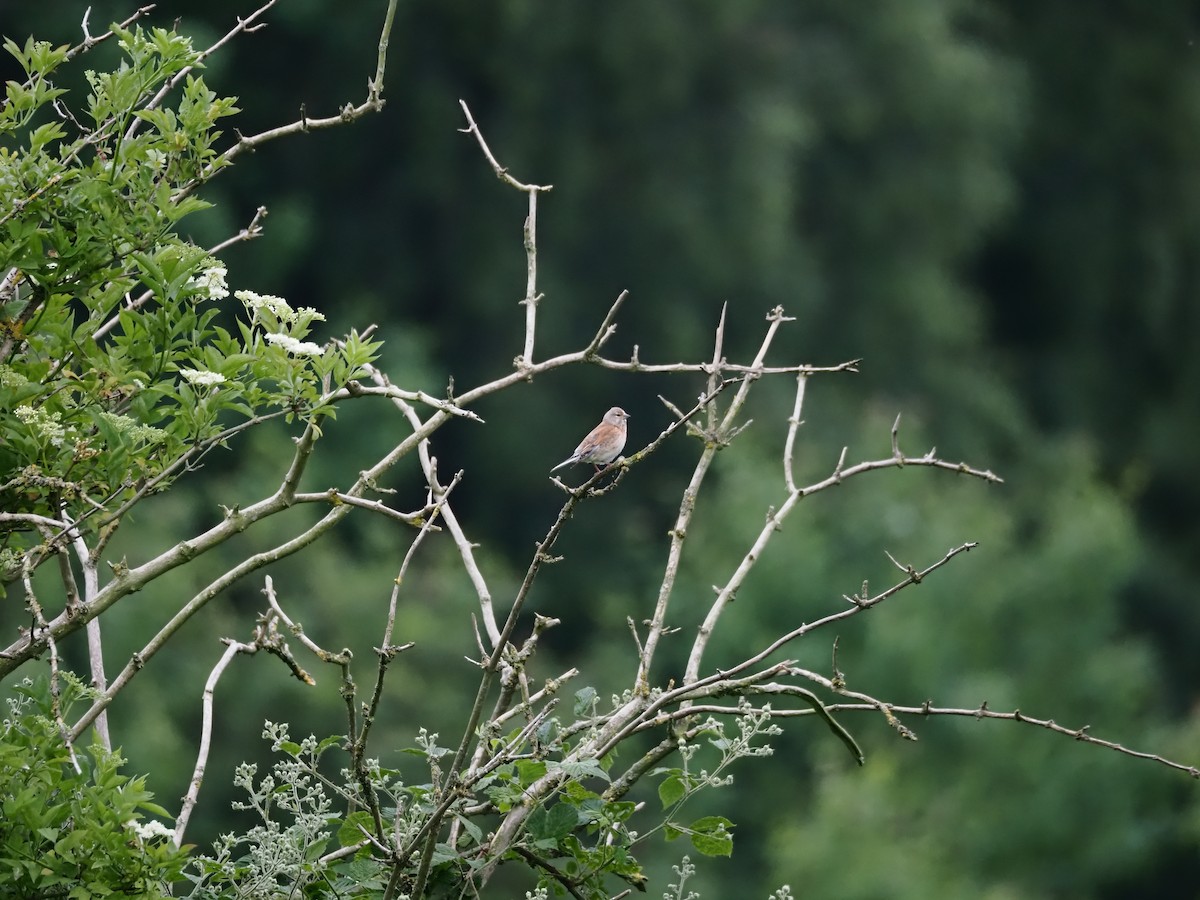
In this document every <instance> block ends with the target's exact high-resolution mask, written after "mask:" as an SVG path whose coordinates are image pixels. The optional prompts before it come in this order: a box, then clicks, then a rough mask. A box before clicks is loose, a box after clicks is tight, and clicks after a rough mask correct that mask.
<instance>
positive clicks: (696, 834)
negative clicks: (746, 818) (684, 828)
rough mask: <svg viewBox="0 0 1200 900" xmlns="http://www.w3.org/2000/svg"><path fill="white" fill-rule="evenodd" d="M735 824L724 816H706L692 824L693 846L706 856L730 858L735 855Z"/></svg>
mask: <svg viewBox="0 0 1200 900" xmlns="http://www.w3.org/2000/svg"><path fill="white" fill-rule="evenodd" d="M732 827H733V823H732V822H731V821H729V820H728V819H726V818H725V817H724V816H705V817H704V818H702V819H697V820H696V821H695V822H693V823H692V824H691V828H690V832H691V834H690V837H691V839H692V846H693V847H695V848H696V849H697V850H698V851H700V852H701V853H703V854H704V855H705V856H730V855H732V853H733V834H732V833H731V832H730V830H729V829H731V828H732Z"/></svg>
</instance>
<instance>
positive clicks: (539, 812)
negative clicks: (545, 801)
mask: <svg viewBox="0 0 1200 900" xmlns="http://www.w3.org/2000/svg"><path fill="white" fill-rule="evenodd" d="M578 824H579V814H578V813H577V812H576V811H575V807H573V806H571V805H570V804H569V803H556V804H555V805H554V806H552V807H550V808H549V809H547V808H546V807H544V806H539V807H538V808H537V809H535V810H534V811H533V812H532V813H530V815H529V823H528V826H527V827H528V830H529V836H530V837H531V838H532V839H533V840H534V841H535V842H538V843H543V842H544V843H547V844H556V843H557V842H558V841H559V840H560V839H562V838H564V837H566V836H567V835H568V834H570V833H571V832H572V831H574V830H575V827H576V826H577V825H578Z"/></svg>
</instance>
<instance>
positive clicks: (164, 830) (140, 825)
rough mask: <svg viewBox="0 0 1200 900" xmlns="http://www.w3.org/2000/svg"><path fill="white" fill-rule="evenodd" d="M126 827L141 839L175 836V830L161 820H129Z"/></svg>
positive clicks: (150, 839)
mask: <svg viewBox="0 0 1200 900" xmlns="http://www.w3.org/2000/svg"><path fill="white" fill-rule="evenodd" d="M125 827H126V828H128V829H129V830H130V831H132V832H133V833H134V834H136V835H137V836H138V839H139V840H142V841H152V840H154V839H155V838H160V837H161V838H174V837H175V832H173V831H172V830H171V829H170V828H168V827H167V826H166V825H164V824H163V823H162V822H159V821H155V820H152V821H149V822H135V821H134V820H132V819H131V820H129V821H128V822H126V823H125Z"/></svg>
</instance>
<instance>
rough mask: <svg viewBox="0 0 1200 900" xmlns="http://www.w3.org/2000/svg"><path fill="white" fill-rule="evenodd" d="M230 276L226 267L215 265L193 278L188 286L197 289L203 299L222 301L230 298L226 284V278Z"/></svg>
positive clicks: (219, 264)
mask: <svg viewBox="0 0 1200 900" xmlns="http://www.w3.org/2000/svg"><path fill="white" fill-rule="evenodd" d="M228 274H229V270H228V269H226V268H225V266H223V265H222V264H221V263H215V264H214V265H211V266H209V267H208V268H207V269H205V270H204V271H203V272H201V273H200V274H199V275H194V276H192V280H191V281H190V282H188V284H189V286H190V287H193V288H195V289H196V292H197V293H198V294H200V296H201V297H202V298H203V299H206V300H222V299H224V298H225V297H228V296H229V286H228V285H227V284H226V283H225V276H226V275H228Z"/></svg>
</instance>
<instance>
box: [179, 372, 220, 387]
mask: <svg viewBox="0 0 1200 900" xmlns="http://www.w3.org/2000/svg"><path fill="white" fill-rule="evenodd" d="M179 374H180V375H182V376H183V380H184V381H186V382H187V383H188V384H195V385H199V386H200V387H211V386H212V385H214V384H224V383H225V376H224V375H222V374H221V373H220V372H208V371H205V370H204V369H180V370H179Z"/></svg>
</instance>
